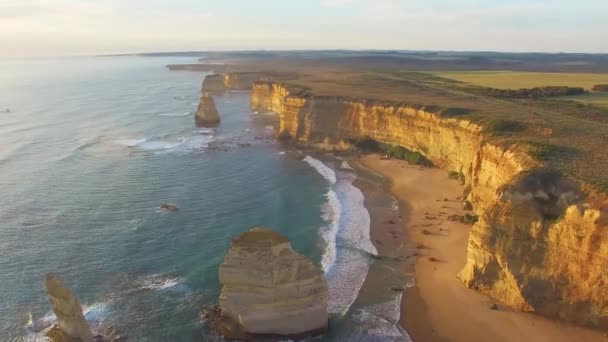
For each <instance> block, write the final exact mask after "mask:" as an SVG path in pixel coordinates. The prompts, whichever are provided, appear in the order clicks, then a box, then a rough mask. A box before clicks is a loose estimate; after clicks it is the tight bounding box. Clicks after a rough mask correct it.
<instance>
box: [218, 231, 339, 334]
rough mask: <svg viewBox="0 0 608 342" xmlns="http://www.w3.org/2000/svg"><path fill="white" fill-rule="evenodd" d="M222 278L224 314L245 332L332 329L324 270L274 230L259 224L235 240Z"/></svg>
mask: <svg viewBox="0 0 608 342" xmlns="http://www.w3.org/2000/svg"><path fill="white" fill-rule="evenodd" d="M219 277H220V283H221V284H222V293H221V295H220V301H219V307H220V309H221V315H222V316H223V317H225V318H227V319H228V320H229V321H230V322H233V323H236V324H237V325H238V327H239V329H237V330H241V331H242V333H244V334H245V336H247V335H248V334H252V335H277V336H303V335H306V334H308V333H315V332H321V331H324V330H325V329H326V328H327V320H328V315H327V282H326V280H325V277H324V275H323V272H322V271H321V270H319V269H318V268H316V267H315V266H314V265H313V263H312V262H311V261H310V260H309V259H308V258H306V257H305V256H303V255H300V254H298V253H296V252H295V251H294V250H293V249H292V248H291V244H290V243H289V240H287V239H286V238H285V237H283V236H281V235H279V234H277V233H275V232H273V231H272V230H269V229H266V228H262V227H257V228H254V229H252V230H250V231H248V232H246V233H244V234H242V235H241V236H239V237H237V238H235V239H234V240H233V241H232V244H231V246H230V250H229V252H228V255H227V256H226V258H225V259H224V262H223V263H222V265H221V266H220V271H219ZM228 325H229V324H228ZM231 334H234V336H230V335H231ZM224 335H225V336H226V335H228V337H233V338H235V337H239V336H238V333H236V334H235V333H234V332H228V333H226V331H224Z"/></svg>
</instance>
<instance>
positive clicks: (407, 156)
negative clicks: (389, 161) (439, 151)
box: [384, 145, 432, 166]
mask: <svg viewBox="0 0 608 342" xmlns="http://www.w3.org/2000/svg"><path fill="white" fill-rule="evenodd" d="M384 153H385V154H386V155H387V156H388V157H390V158H394V159H400V160H405V161H407V162H408V164H411V165H422V166H431V165H432V163H431V162H430V161H429V160H428V159H426V157H425V156H423V155H422V154H421V153H420V152H412V151H410V150H408V149H407V148H404V147H401V146H395V145H392V146H389V147H388V148H387V149H386V150H385V151H384Z"/></svg>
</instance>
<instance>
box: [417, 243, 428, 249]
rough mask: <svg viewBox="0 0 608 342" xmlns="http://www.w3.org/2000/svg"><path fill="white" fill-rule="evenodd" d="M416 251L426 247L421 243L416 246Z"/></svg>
mask: <svg viewBox="0 0 608 342" xmlns="http://www.w3.org/2000/svg"><path fill="white" fill-rule="evenodd" d="M416 249H426V246H425V245H424V244H423V243H419V244H417V245H416Z"/></svg>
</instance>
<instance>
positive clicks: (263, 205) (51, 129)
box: [0, 57, 407, 341]
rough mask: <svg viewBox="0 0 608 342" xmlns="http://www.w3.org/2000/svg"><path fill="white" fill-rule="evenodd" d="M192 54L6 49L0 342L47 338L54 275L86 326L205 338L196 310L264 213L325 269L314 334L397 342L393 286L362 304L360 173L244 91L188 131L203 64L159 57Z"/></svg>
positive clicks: (365, 234) (0, 114)
mask: <svg viewBox="0 0 608 342" xmlns="http://www.w3.org/2000/svg"><path fill="white" fill-rule="evenodd" d="M189 62H191V59H190V58H178V57H171V58H161V57H155V58H150V57H148V58H146V57H82V58H51V59H23V60H16V59H4V60H0V175H1V177H0V189H1V190H2V196H0V284H2V285H1V286H0V337H1V338H0V340H2V341H4V340H6V341H35V340H42V339H41V338H40V335H39V332H40V330H41V329H43V328H45V327H47V326H49V325H50V324H52V323H53V320H54V316H53V315H52V312H51V305H50V302H49V299H48V297H47V296H46V294H45V292H44V289H43V285H42V281H43V277H44V275H45V274H46V273H49V272H55V273H59V274H60V275H61V277H62V279H63V280H64V282H65V283H66V284H67V285H68V286H69V287H70V288H72V290H73V291H74V293H75V294H76V296H77V297H78V298H79V300H80V301H81V303H82V304H83V307H84V310H85V314H86V318H87V320H88V321H89V323H90V325H91V326H92V328H93V330H94V331H97V332H103V333H108V332H114V334H118V335H123V336H126V337H127V338H128V340H129V341H200V340H203V341H205V340H211V339H212V335H211V333H210V332H209V331H208V330H207V329H206V323H205V322H204V321H203V320H201V318H200V316H199V312H200V310H201V308H202V307H204V306H205V305H209V304H210V303H212V302H214V301H215V300H216V299H217V296H218V294H219V284H218V280H217V270H218V266H219V264H220V263H221V261H222V259H223V257H224V255H225V254H226V252H227V250H228V248H229V244H230V239H231V238H232V237H234V236H236V235H238V234H239V233H241V232H244V231H246V230H247V229H249V228H251V227H252V226H255V225H266V226H268V227H271V228H272V229H275V230H277V231H279V232H281V233H282V234H284V235H285V236H287V237H288V238H289V239H290V240H291V241H292V245H293V247H294V248H295V249H296V250H297V251H299V252H300V253H303V254H305V255H307V256H308V257H310V258H312V259H313V260H314V261H315V262H316V263H317V264H318V265H319V266H320V267H321V268H323V269H324V270H325V271H326V273H327V278H328V283H329V288H330V303H329V306H330V312H331V313H332V319H331V327H332V330H331V333H330V334H328V335H326V336H324V337H321V338H316V339H315V340H322V341H346V340H360V341H401V340H404V341H406V340H407V337H406V334H405V332H403V331H402V330H400V329H399V328H398V327H396V326H395V322H396V321H397V320H398V315H399V313H398V312H399V310H398V303H399V302H398V301H399V300H400V295H395V296H394V298H389V299H387V298H382V299H380V298H379V299H378V302H377V303H371V304H370V302H369V300H366V303H365V304H361V303H359V304H358V303H357V298H358V296H357V295H358V292H359V289H360V288H361V286H362V284H363V282H364V280H365V276H366V275H367V273H368V270H369V268H370V267H372V266H373V257H372V256H373V255H374V254H376V253H377V251H376V249H375V248H374V246H373V244H372V243H371V241H370V239H369V229H370V218H369V213H368V211H367V210H366V208H365V206H364V196H363V194H362V193H361V191H359V189H357V187H356V186H354V185H353V182H354V180H355V179H356V178H357V177H358V175H357V173H356V172H355V171H354V170H353V169H352V168H350V166H349V165H348V163H347V162H346V161H342V160H339V159H336V158H333V157H331V156H326V157H315V156H310V155H308V156H307V155H306V154H305V153H304V154H302V153H301V152H298V151H295V150H293V148H292V147H290V146H285V145H282V144H281V143H279V142H277V141H275V140H274V139H273V138H272V137H273V134H274V126H275V124H276V122H275V120H276V118H274V117H273V116H272V115H252V113H251V112H250V111H249V99H250V94H249V93H248V92H229V93H226V94H225V95H221V96H216V98H215V101H216V104H217V106H218V110H219V112H220V115H221V117H222V123H221V125H220V126H219V127H218V128H216V129H209V128H199V127H196V126H195V124H194V119H193V115H194V111H195V110H196V107H197V105H198V99H199V92H200V87H201V82H202V80H203V77H204V74H201V73H192V72H171V71H169V70H167V69H166V68H165V67H164V66H165V65H166V64H177V63H189ZM165 203H173V204H175V205H177V206H178V208H179V211H178V212H175V213H174V212H164V211H162V210H160V209H159V206H160V205H161V204H165ZM372 302H373V301H372ZM395 308H396V312H395ZM362 327H365V331H362V329H363V328H362Z"/></svg>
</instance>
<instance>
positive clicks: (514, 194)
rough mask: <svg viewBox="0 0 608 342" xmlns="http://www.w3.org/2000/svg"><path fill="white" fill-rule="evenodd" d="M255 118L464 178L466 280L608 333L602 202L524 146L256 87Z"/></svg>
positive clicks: (410, 110)
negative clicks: (365, 142) (468, 223)
mask: <svg viewBox="0 0 608 342" xmlns="http://www.w3.org/2000/svg"><path fill="white" fill-rule="evenodd" d="M251 109H252V111H255V112H265V111H271V112H275V113H277V114H278V116H279V130H278V132H277V134H278V136H279V137H280V138H287V139H291V140H293V141H296V142H300V143H306V144H317V145H319V146H325V147H327V146H332V147H333V148H348V147H349V146H348V141H350V140H352V138H356V137H369V138H371V139H373V140H375V141H378V142H382V143H386V144H392V145H400V146H402V147H405V148H407V149H410V150H412V151H417V152H420V153H422V154H423V155H424V156H425V157H427V158H428V159H429V160H431V161H432V162H433V164H434V165H436V166H438V167H440V168H443V169H445V170H447V171H454V172H460V173H462V174H463V175H464V177H465V186H466V189H467V193H466V195H467V199H468V200H469V201H471V202H472V203H473V204H474V206H475V211H476V212H477V214H479V215H480V220H479V222H478V223H477V224H475V226H474V227H473V229H472V232H471V237H470V241H469V247H468V260H467V264H466V265H465V267H464V269H463V270H462V271H461V273H460V274H459V277H460V279H462V281H463V282H464V283H465V284H466V285H467V286H469V287H472V288H477V289H479V290H481V291H483V292H485V293H488V294H490V295H492V296H494V297H496V298H497V299H499V300H501V301H503V302H504V303H506V304H509V305H511V306H512V307H514V308H517V309H520V310H525V311H535V312H538V313H541V314H544V315H547V316H551V317H558V318H562V319H565V320H569V321H573V322H577V323H580V324H586V325H593V326H605V325H607V324H608V272H605V271H604V269H605V265H606V262H607V261H608V222H607V221H608V220H607V218H606V216H608V214H607V213H606V208H608V206H606V203H608V201H607V200H606V198H605V197H602V196H599V197H598V196H594V195H593V194H592V193H590V192H589V191H582V190H581V189H580V184H579V183H577V182H575V181H573V180H571V179H568V178H566V177H563V176H561V175H559V174H556V173H555V172H550V171H544V170H543V169H542V165H541V164H540V163H538V162H536V161H535V160H534V159H533V158H531V157H530V156H528V155H527V154H526V153H525V150H524V149H523V148H521V147H519V146H517V145H515V146H510V147H502V146H499V145H496V144H490V143H487V142H485V140H484V137H483V134H482V128H481V126H479V125H477V124H475V123H472V122H469V121H466V120H461V119H458V118H449V117H447V118H446V117H442V116H441V115H440V114H439V110H438V109H436V108H432V107H430V108H428V107H420V106H412V105H407V104H399V103H391V102H382V101H371V100H364V99H353V98H340V97H318V96H313V95H312V94H309V93H307V92H306V91H304V90H302V89H294V88H289V87H287V86H284V85H282V84H279V83H274V82H267V81H258V82H255V83H254V85H253V88H252V98H251ZM438 196H441V194H438ZM602 208H603V209H602ZM602 210H603V211H602Z"/></svg>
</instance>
